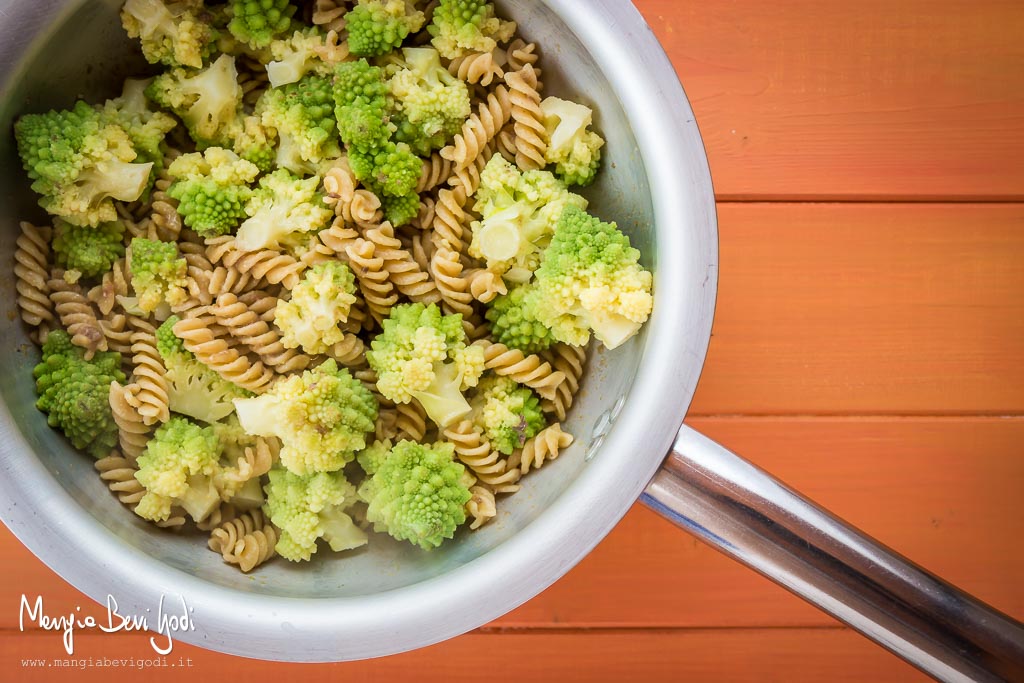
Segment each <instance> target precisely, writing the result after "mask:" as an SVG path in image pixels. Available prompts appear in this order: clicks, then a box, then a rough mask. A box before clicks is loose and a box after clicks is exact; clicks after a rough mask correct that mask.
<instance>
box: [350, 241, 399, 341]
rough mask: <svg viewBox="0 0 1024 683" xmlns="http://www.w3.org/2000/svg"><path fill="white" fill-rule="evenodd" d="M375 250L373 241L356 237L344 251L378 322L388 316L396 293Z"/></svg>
mask: <svg viewBox="0 0 1024 683" xmlns="http://www.w3.org/2000/svg"><path fill="white" fill-rule="evenodd" d="M375 251H376V249H375V246H374V244H373V242H370V241H369V240H364V239H357V240H356V241H355V243H354V244H352V245H351V246H349V247H348V248H347V249H346V250H345V253H347V254H348V260H349V264H350V265H351V266H352V272H353V273H355V276H356V280H357V281H358V282H359V289H360V291H362V293H363V298H365V299H366V305H367V307H368V308H369V309H370V314H371V315H373V318H374V319H375V320H376V321H377V322H378V323H380V321H381V320H383V319H384V318H386V317H388V314H389V313H390V312H391V307H392V306H394V305H395V304H396V303H398V295H397V294H395V291H394V285H393V284H392V283H391V278H390V277H389V275H388V271H387V270H385V269H384V259H383V258H380V257H379V256H376V254H375Z"/></svg>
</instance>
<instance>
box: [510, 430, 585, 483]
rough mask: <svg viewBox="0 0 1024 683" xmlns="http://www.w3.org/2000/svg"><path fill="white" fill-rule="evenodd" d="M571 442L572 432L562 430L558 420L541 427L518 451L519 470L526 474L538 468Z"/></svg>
mask: <svg viewBox="0 0 1024 683" xmlns="http://www.w3.org/2000/svg"><path fill="white" fill-rule="evenodd" d="M572 442H573V436H572V434H570V433H569V432H564V431H562V425H561V424H559V423H558V422H556V423H555V424H553V425H551V426H550V427H546V428H545V429H542V430H541V431H540V432H539V433H538V434H537V435H536V436H535V437H533V438H532V439H530V440H529V441H527V442H526V445H524V446H523V448H522V450H521V451H520V454H519V458H518V459H519V471H520V472H522V473H523V474H526V473H527V472H529V471H530V470H535V469H538V468H540V467H541V466H542V465H543V464H544V463H545V462H547V461H548V460H554V459H555V458H557V457H558V455H559V453H560V451H561V450H562V449H563V448H568V447H569V445H570V444H571V443H572Z"/></svg>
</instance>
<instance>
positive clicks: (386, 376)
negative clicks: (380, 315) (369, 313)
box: [366, 303, 484, 427]
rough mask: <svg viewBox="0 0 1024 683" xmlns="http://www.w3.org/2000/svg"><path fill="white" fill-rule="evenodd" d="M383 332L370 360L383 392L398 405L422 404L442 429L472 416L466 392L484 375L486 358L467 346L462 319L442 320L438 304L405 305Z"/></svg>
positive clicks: (478, 349) (476, 348)
mask: <svg viewBox="0 0 1024 683" xmlns="http://www.w3.org/2000/svg"><path fill="white" fill-rule="evenodd" d="M382 326H383V331H382V332H381V333H380V334H379V335H377V338H376V339H374V340H373V342H372V343H371V345H370V346H371V349H372V350H371V351H369V352H367V354H366V359H367V360H368V361H369V363H370V367H372V368H373V369H374V370H375V371H376V372H377V376H378V381H377V389H378V391H380V393H381V394H383V395H384V396H386V397H387V398H389V399H390V400H392V401H395V402H396V403H409V402H411V401H412V400H413V399H416V400H417V401H419V403H420V405H422V406H423V409H424V410H425V411H426V413H427V415H428V416H429V417H430V419H431V420H433V421H434V422H435V423H437V424H438V426H440V427H446V426H448V425H450V424H451V423H452V422H454V421H455V420H457V419H459V418H461V417H463V416H465V415H466V414H468V413H469V411H470V406H469V403H468V402H467V401H466V398H465V396H463V395H462V392H463V391H465V390H466V389H468V388H470V387H473V386H476V383H477V381H478V380H479V379H480V375H482V374H483V371H484V354H483V349H482V348H481V347H479V346H466V341H467V340H466V332H465V330H464V329H463V327H462V316H461V315H458V314H455V315H442V314H441V309H439V308H438V307H437V305H436V304H430V305H429V306H424V305H423V304H418V303H417V304H401V305H398V306H395V307H394V308H392V309H391V314H390V315H389V316H388V317H387V318H386V319H385V320H384V321H383V324H382Z"/></svg>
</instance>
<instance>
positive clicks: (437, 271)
mask: <svg viewBox="0 0 1024 683" xmlns="http://www.w3.org/2000/svg"><path fill="white" fill-rule="evenodd" d="M430 274H431V275H433V277H434V282H436V283H437V289H438V291H439V292H440V293H441V308H442V309H443V310H444V313H445V314H446V315H448V314H451V313H458V314H460V315H461V316H462V317H463V318H470V317H472V316H473V313H474V309H473V295H472V294H471V293H470V291H469V281H468V280H466V278H465V277H463V275H462V262H461V261H460V259H459V255H458V253H457V252H455V251H454V250H453V249H452V248H451V247H449V246H447V245H442V246H441V247H440V248H439V249H438V250H437V251H435V252H434V256H433V258H432V259H431V260H430Z"/></svg>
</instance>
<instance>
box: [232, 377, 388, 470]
mask: <svg viewBox="0 0 1024 683" xmlns="http://www.w3.org/2000/svg"><path fill="white" fill-rule="evenodd" d="M235 411H236V412H237V413H238V420H239V422H241V423H242V427H244V428H245V431H247V432H249V433H250V434H256V435H258V436H276V437H278V438H279V439H281V443H282V444H283V446H282V448H281V464H282V465H283V466H284V467H287V468H288V469H289V470H291V471H292V472H294V473H295V474H307V473H309V472H333V471H334V470H337V469H340V468H341V467H343V466H344V465H345V463H347V462H350V461H351V460H352V459H353V458H355V455H356V452H357V451H359V450H361V449H363V448H365V447H366V435H367V433H371V432H373V430H374V426H375V422H376V419H377V401H376V399H374V397H373V394H372V393H370V390H369V389H367V388H366V387H364V386H363V384H362V382H360V381H359V380H357V379H355V378H353V377H352V375H350V374H349V372H348V370H347V369H345V368H341V369H338V364H337V363H336V362H335V361H334V360H333V359H330V360H327V361H325V362H324V363H322V364H321V365H319V366H317V367H316V368H315V369H313V370H307V371H305V372H304V373H302V374H301V375H291V376H288V377H282V378H281V379H279V380H278V381H277V382H276V383H275V384H274V386H273V387H272V388H271V390H270V391H269V392H267V393H265V394H263V395H262V396H257V397H256V398H247V399H236V400H235Z"/></svg>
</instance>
